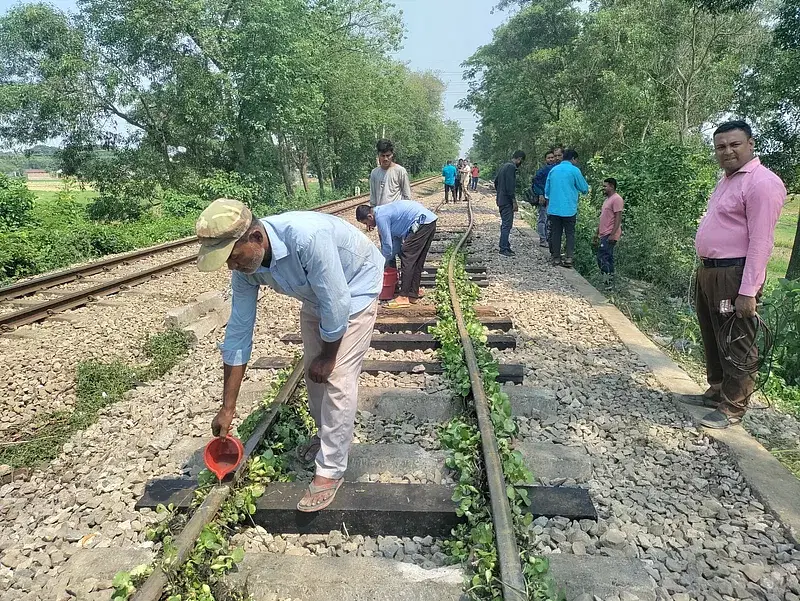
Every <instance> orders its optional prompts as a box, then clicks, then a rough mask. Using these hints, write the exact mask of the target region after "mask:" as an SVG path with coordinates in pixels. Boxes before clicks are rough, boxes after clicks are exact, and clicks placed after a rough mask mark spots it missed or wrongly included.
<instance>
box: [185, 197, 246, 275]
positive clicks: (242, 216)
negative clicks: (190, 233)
mask: <svg viewBox="0 0 800 601" xmlns="http://www.w3.org/2000/svg"><path fill="white" fill-rule="evenodd" d="M252 222H253V214H252V213H251V212H250V209H248V208H247V207H246V206H245V205H244V204H243V203H241V202H239V201H238V200H233V199H231V198H218V199H217V200H215V201H214V202H212V203H211V204H210V205H208V207H206V210H205V211H203V212H202V213H200V217H198V219H197V224H195V230H196V231H197V237H198V238H199V239H200V252H199V254H198V257H197V268H198V269H199V270H200V271H216V270H217V269H219V268H220V267H222V266H223V265H225V261H227V260H228V257H230V256H231V251H232V250H233V245H234V244H236V241H237V240H239V238H241V237H242V236H244V234H245V232H246V231H247V230H248V229H249V228H250V224H251V223H252Z"/></svg>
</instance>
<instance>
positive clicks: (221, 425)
mask: <svg viewBox="0 0 800 601" xmlns="http://www.w3.org/2000/svg"><path fill="white" fill-rule="evenodd" d="M233 413H234V412H233V411H229V410H228V409H225V407H223V408H222V409H220V410H219V413H217V415H216V416H215V417H214V419H213V420H212V421H211V433H212V434H213V435H214V436H219V437H221V438H224V437H225V436H227V435H228V432H229V431H230V429H231V422H232V421H233Z"/></svg>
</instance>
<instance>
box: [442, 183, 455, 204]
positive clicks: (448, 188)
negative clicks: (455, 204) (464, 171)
mask: <svg viewBox="0 0 800 601" xmlns="http://www.w3.org/2000/svg"><path fill="white" fill-rule="evenodd" d="M451 194H452V195H453V200H455V199H456V187H455V184H445V185H444V201H445V202H447V201H448V200H450V195H451Z"/></svg>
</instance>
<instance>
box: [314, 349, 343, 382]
mask: <svg viewBox="0 0 800 601" xmlns="http://www.w3.org/2000/svg"><path fill="white" fill-rule="evenodd" d="M334 367H336V357H333V358H331V357H324V356H322V355H320V356H318V357H316V358H315V359H314V360H313V361H312V362H311V365H309V366H308V377H309V378H311V381H312V382H316V383H317V384H324V383H325V382H327V381H328V378H329V377H330V375H331V374H332V373H333V368H334Z"/></svg>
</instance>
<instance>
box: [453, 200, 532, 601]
mask: <svg viewBox="0 0 800 601" xmlns="http://www.w3.org/2000/svg"><path fill="white" fill-rule="evenodd" d="M467 210H468V212H469V224H468V225H467V230H466V232H464V235H463V236H462V237H461V239H460V240H459V241H458V243H457V244H456V248H455V252H454V253H453V254H452V256H451V257H450V262H449V263H448V265H447V276H448V284H449V286H450V303H451V305H452V307H453V314H454V315H455V318H456V325H457V326H458V335H459V337H460V338H461V346H463V347H464V358H465V359H466V363H467V370H468V371H469V379H470V384H471V385H472V397H473V400H474V402H475V413H476V414H477V417H478V429H479V430H480V434H481V448H482V450H483V460H484V465H485V468H486V480H487V481H488V484H489V500H490V504H491V508H492V522H493V523H494V535H495V540H496V541H497V558H498V562H499V563H500V577H501V583H502V587H503V599H504V601H525V599H527V598H528V594H527V588H526V586H525V576H524V575H523V573H522V565H521V563H520V556H519V548H518V547H517V539H516V536H515V535H514V522H513V519H512V513H511V506H510V505H509V503H508V494H507V493H506V481H505V476H504V475H503V462H502V461H501V460H500V451H499V449H498V446H497V438H495V431H494V426H493V425H492V417H491V412H490V411H489V400H488V399H487V398H486V392H485V391H484V388H483V380H482V379H481V375H480V373H481V372H480V368H479V367H478V359H477V357H476V356H475V348H474V347H473V346H472V340H471V339H470V337H469V332H467V328H466V325H465V324H464V313H463V312H462V311H461V302H460V301H459V298H458V291H457V290H456V283H455V275H454V272H455V262H456V256H457V255H458V252H459V251H460V250H461V247H462V246H463V245H464V242H465V241H466V240H467V238H468V237H469V235H470V234H471V233H472V225H473V215H472V203H471V202H470V201H467Z"/></svg>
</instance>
